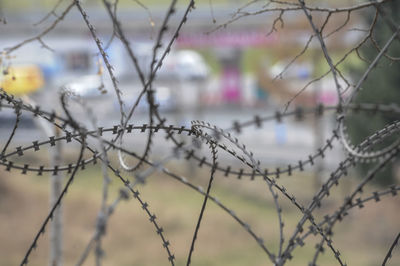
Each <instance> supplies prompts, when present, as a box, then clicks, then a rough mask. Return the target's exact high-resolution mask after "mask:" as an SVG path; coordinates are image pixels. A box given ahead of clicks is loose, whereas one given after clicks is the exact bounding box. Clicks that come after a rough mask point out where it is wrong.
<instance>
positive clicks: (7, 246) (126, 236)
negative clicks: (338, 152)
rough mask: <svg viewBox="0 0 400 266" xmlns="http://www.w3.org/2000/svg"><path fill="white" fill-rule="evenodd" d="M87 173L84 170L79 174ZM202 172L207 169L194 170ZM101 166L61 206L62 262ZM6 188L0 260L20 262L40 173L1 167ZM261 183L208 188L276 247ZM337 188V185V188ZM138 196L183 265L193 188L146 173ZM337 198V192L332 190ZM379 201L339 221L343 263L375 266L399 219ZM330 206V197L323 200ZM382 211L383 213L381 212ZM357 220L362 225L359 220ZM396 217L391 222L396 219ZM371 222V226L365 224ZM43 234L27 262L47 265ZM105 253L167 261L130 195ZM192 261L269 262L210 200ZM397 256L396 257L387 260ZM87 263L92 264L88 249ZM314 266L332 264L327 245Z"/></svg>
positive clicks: (300, 258)
mask: <svg viewBox="0 0 400 266" xmlns="http://www.w3.org/2000/svg"><path fill="white" fill-rule="evenodd" d="M85 173H86V174H85ZM200 173H201V174H203V175H207V172H204V171H202V172H200ZM98 174H99V171H97V170H96V171H95V170H93V169H92V170H89V171H86V172H84V173H83V174H81V175H80V176H78V178H77V180H76V181H75V182H74V184H73V187H72V188H71V189H70V192H69V193H68V195H67V199H66V205H65V219H66V220H65V265H73V264H74V263H76V261H77V258H78V257H79V254H80V253H81V251H82V249H83V248H84V246H85V244H86V243H87V241H88V239H89V238H90V236H91V235H92V233H93V225H94V223H95V218H96V214H97V211H98V209H99V205H100V197H101V180H100V179H101V177H100V176H99V175H98ZM0 176H1V178H2V180H3V182H4V183H5V185H6V188H7V191H8V192H7V193H3V194H2V196H1V200H0V221H1V224H2V226H0V235H1V238H0V239H1V240H0V264H1V265H15V264H17V263H19V260H20V259H21V258H22V255H23V252H24V250H25V249H26V247H27V246H28V245H29V243H30V241H31V239H32V238H33V235H34V232H35V230H37V228H39V225H40V223H41V220H42V219H43V217H44V216H45V213H46V210H47V209H48V206H47V205H48V202H47V189H48V182H47V178H46V177H40V178H39V177H35V176H20V175H16V174H9V173H4V172H1V173H0ZM192 181H193V182H194V183H199V184H202V185H203V186H204V185H205V184H206V182H207V181H206V179H205V178H195V179H192ZM283 182H284V183H287V186H288V188H289V190H290V189H291V188H292V189H294V188H298V187H300V186H301V187H302V188H305V189H302V190H297V191H298V192H299V193H295V195H297V197H298V198H299V199H300V200H305V199H306V196H307V194H309V193H311V187H312V184H311V180H310V178H308V177H307V176H300V177H298V178H297V179H292V178H291V179H288V178H287V179H286V180H284V181H283ZM118 187H119V182H118V181H117V182H115V181H114V182H113V185H112V191H113V192H112V193H111V199H113V198H114V197H115V194H116V191H117V189H118ZM266 190H267V188H266V186H265V185H263V184H262V182H261V181H253V182H243V181H237V180H233V179H223V178H219V180H217V182H216V186H215V187H214V188H213V190H212V191H213V194H215V195H217V196H218V198H219V199H220V200H221V202H225V203H227V205H228V206H229V207H231V208H233V209H234V210H235V212H236V213H237V214H238V215H239V216H240V217H242V218H243V219H244V220H245V221H246V222H248V223H249V224H250V225H251V227H252V229H253V230H254V231H255V232H257V233H258V234H260V235H261V236H262V237H263V238H264V239H265V241H266V243H267V246H268V247H270V248H271V249H272V250H273V251H276V250H277V245H276V243H277V241H278V232H277V229H276V224H277V219H276V215H275V212H274V209H273V207H272V205H271V201H270V198H269V197H267V196H265V194H266V193H265V192H266ZM340 193H342V192H341V191H340V190H339V194H340ZM141 194H142V196H143V199H144V200H146V201H148V202H149V205H150V210H151V212H154V213H156V214H157V217H158V221H159V222H160V224H161V225H162V227H163V228H164V229H165V234H166V236H167V238H168V240H169V241H170V242H171V243H172V249H173V251H174V253H175V255H176V257H177V265H183V264H184V263H185V260H186V256H187V253H188V248H189V244H190V241H191V237H192V234H193V230H194V226H195V223H196V219H197V217H198V214H199V210H200V206H201V202H202V198H201V197H200V196H199V195H197V194H195V193H193V191H191V190H189V189H188V188H186V187H184V186H183V185H181V184H177V183H176V182H175V181H173V180H170V179H168V178H167V177H165V176H158V177H152V179H150V180H149V182H148V184H147V185H146V186H145V187H143V188H142V189H141ZM333 199H335V196H333ZM385 202H386V203H387V204H388V205H386V210H384V209H382V208H381V206H382V205H378V204H373V203H372V204H370V205H369V206H367V207H369V208H366V210H365V211H355V212H354V214H352V215H351V216H350V218H349V219H348V220H347V221H345V222H344V223H343V224H341V225H339V227H338V229H339V230H338V233H337V234H336V235H335V238H334V241H335V242H334V243H335V244H336V247H338V248H339V249H340V250H341V252H342V254H343V255H344V257H345V258H346V261H347V262H348V263H349V265H376V264H378V263H379V261H381V260H382V258H383V252H385V251H384V250H385V249H386V248H387V246H388V245H389V242H390V241H391V238H392V236H393V234H394V232H395V231H396V226H397V227H398V225H399V222H398V221H399V218H400V217H399V214H398V213H396V212H395V209H396V204H397V206H398V204H399V200H398V199H396V200H395V201H385ZM282 207H283V209H284V221H285V229H286V231H285V233H286V235H290V232H291V231H292V229H293V227H294V225H295V220H297V219H298V218H299V215H298V212H297V211H295V210H293V208H291V207H290V208H289V204H288V203H287V202H285V201H283V205H282ZM325 208H327V209H332V208H333V200H330V201H329V204H328V205H327V206H326V207H325ZM385 216H386V217H385ZM360 219H363V221H364V222H363V224H364V225H365V226H367V228H365V227H362V226H360V223H359V222H358V221H360ZM396 221H397V222H396ZM371 227H373V228H374V232H370V230H369V228H371ZM47 238H48V234H47V233H46V235H45V237H44V238H42V239H41V240H40V242H39V248H38V249H37V250H36V251H35V252H34V253H33V255H32V257H31V263H30V265H46V259H47V249H48V245H47V241H48V239H47ZM314 245H315V241H310V242H308V243H307V245H305V246H304V247H303V248H301V249H299V250H298V251H297V252H296V253H295V255H296V257H295V258H296V259H295V260H293V261H292V262H290V263H289V264H288V265H307V263H308V262H309V259H310V256H312V253H313V246H314ZM104 248H105V251H106V256H105V258H104V265H168V263H167V261H166V252H165V251H164V249H163V248H162V247H161V243H160V241H159V238H158V236H157V235H156V234H155V232H154V228H153V226H152V225H151V224H150V223H149V222H148V218H147V216H145V215H144V212H143V211H142V209H141V208H140V207H139V205H138V203H137V202H133V200H131V201H129V202H123V203H122V204H120V205H119V207H118V209H117V211H116V212H115V214H114V215H113V216H112V218H111V220H110V223H109V227H108V229H107V235H106V237H105V240H104ZM195 251H196V252H195V253H194V256H193V264H192V265H269V263H267V261H268V259H267V257H266V256H265V254H264V253H263V251H262V250H261V249H260V248H259V247H258V246H257V245H256V243H255V242H254V240H253V239H252V238H251V237H250V236H249V235H248V234H247V233H245V232H244V231H243V230H242V228H241V227H240V226H238V224H237V223H236V222H235V221H233V219H231V218H230V217H229V216H228V215H227V214H226V213H224V212H222V211H221V209H220V208H218V207H217V206H216V205H215V204H213V203H209V205H208V208H207V210H206V212H205V216H204V220H203V223H202V226H201V230H200V234H199V237H198V242H197V245H196V249H195ZM396 259H397V262H399V256H397V257H394V260H393V262H392V263H394V264H392V265H396V263H395V262H396ZM87 262H88V263H87V264H86V265H92V264H93V256H91V257H90V259H89V260H88V261H87ZM320 265H337V264H336V263H335V261H334V260H332V258H331V254H330V252H327V253H326V254H325V255H324V256H323V257H322V258H321V260H320Z"/></svg>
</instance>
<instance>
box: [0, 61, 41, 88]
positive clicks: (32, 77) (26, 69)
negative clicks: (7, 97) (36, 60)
mask: <svg viewBox="0 0 400 266" xmlns="http://www.w3.org/2000/svg"><path fill="white" fill-rule="evenodd" d="M43 85H44V78H43V74H42V71H41V70H40V68H39V67H38V66H36V65H20V66H11V67H8V68H7V69H5V70H3V72H2V73H1V74H0V88H2V89H3V90H4V91H6V92H7V93H9V94H12V95H15V96H20V95H24V94H28V93H31V92H35V91H37V90H39V89H40V88H41V87H43Z"/></svg>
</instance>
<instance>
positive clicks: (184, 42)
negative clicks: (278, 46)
mask: <svg viewBox="0 0 400 266" xmlns="http://www.w3.org/2000/svg"><path fill="white" fill-rule="evenodd" d="M276 41H277V35H276V34H271V35H269V36H267V35H266V33H265V32H261V31H241V32H225V31H223V32H215V33H211V34H205V33H204V34H198V33H182V34H181V35H179V37H178V39H177V44H178V45H179V46H184V47H204V46H229V47H248V46H261V45H265V44H271V43H276Z"/></svg>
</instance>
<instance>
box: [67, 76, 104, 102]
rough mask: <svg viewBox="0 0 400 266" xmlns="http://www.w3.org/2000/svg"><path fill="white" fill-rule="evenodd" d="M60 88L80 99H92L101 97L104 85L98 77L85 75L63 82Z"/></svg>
mask: <svg viewBox="0 0 400 266" xmlns="http://www.w3.org/2000/svg"><path fill="white" fill-rule="evenodd" d="M60 87H61V88H63V89H66V90H68V91H70V92H72V93H73V94H75V95H78V96H80V97H82V98H94V97H99V96H101V95H102V91H103V87H104V84H103V82H102V79H101V76H100V75H85V76H80V77H76V78H73V79H71V81H64V84H61V85H60Z"/></svg>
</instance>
